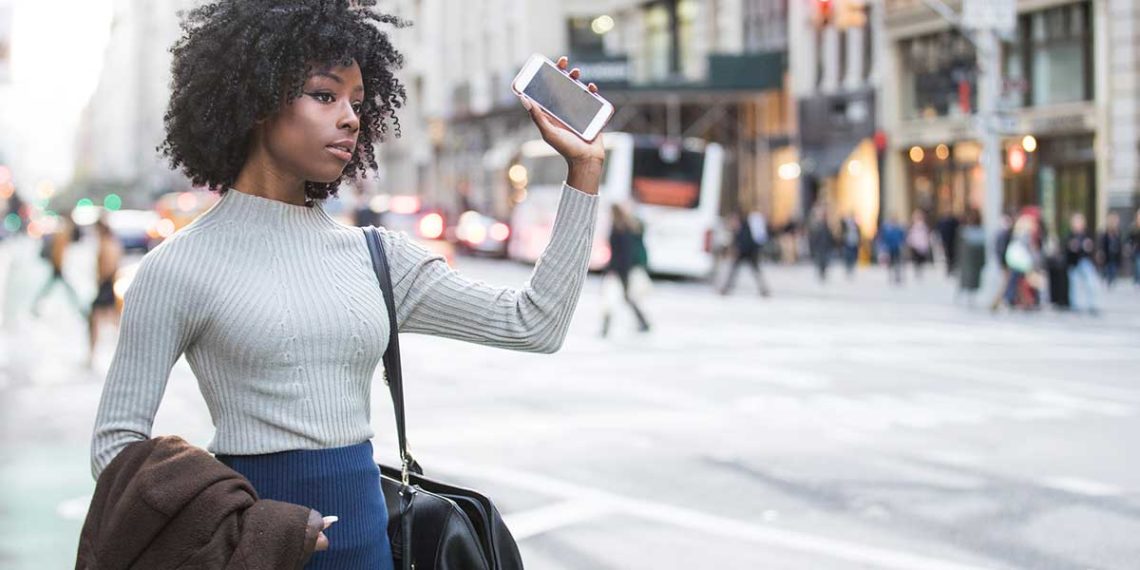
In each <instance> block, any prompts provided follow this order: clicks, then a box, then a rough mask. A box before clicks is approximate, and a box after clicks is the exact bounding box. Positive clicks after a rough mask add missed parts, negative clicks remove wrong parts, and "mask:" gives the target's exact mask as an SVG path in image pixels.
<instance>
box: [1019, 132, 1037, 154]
mask: <svg viewBox="0 0 1140 570" xmlns="http://www.w3.org/2000/svg"><path fill="white" fill-rule="evenodd" d="M1021 148H1023V149H1025V152H1033V151H1035V150H1037V139H1036V138H1034V136H1033V135H1025V138H1023V139H1021Z"/></svg>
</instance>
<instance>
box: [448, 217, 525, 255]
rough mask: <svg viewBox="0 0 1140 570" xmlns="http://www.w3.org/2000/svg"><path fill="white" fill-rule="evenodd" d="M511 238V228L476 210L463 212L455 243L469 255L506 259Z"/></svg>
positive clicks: (456, 227)
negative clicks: (508, 242) (508, 241)
mask: <svg viewBox="0 0 1140 570" xmlns="http://www.w3.org/2000/svg"><path fill="white" fill-rule="evenodd" d="M510 237H511V228H510V226H508V225H507V224H505V223H503V222H501V221H499V220H496V219H495V218H492V217H491V216H488V215H485V214H482V213H480V212H476V211H475V210H468V211H466V212H463V214H461V215H460V216H459V223H458V224H456V226H455V241H456V243H457V244H459V247H460V248H461V250H462V251H464V252H467V253H473V254H479V255H489V256H493V257H506V256H507V240H508V238H510Z"/></svg>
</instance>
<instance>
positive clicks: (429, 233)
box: [420, 213, 443, 239]
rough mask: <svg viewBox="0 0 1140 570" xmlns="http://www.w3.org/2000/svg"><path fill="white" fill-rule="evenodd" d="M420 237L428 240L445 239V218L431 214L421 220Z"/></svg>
mask: <svg viewBox="0 0 1140 570" xmlns="http://www.w3.org/2000/svg"><path fill="white" fill-rule="evenodd" d="M420 235H421V236H423V237H425V238H427V239H439V238H441V237H443V216H441V215H439V214H436V213H431V214H428V215H426V216H424V217H422V218H420Z"/></svg>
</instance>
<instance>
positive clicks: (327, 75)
mask: <svg viewBox="0 0 1140 570" xmlns="http://www.w3.org/2000/svg"><path fill="white" fill-rule="evenodd" d="M363 100H364V78H363V77H362V76H361V74H360V66H359V65H357V64H356V62H353V63H352V65H349V66H332V67H324V68H317V69H316V70H315V71H313V73H312V74H311V75H310V76H309V78H308V79H306V80H305V84H304V86H303V87H302V88H301V96H300V97H298V98H296V99H293V100H292V101H290V102H289V103H288V104H286V105H285V106H284V107H282V108H281V110H279V111H278V112H277V113H276V114H275V115H273V116H272V117H270V118H269V119H267V120H266V121H265V123H264V125H263V130H262V136H263V137H264V140H263V144H264V146H265V149H266V151H267V152H268V153H269V156H270V157H271V158H272V160H273V163H274V164H275V165H276V167H278V168H281V169H284V170H285V171H286V172H288V174H291V175H293V176H296V177H297V178H300V179H302V180H305V181H310V182H320V183H328V182H333V181H335V180H336V179H337V178H339V177H340V175H341V172H342V171H344V167H345V166H346V165H347V164H348V163H349V161H350V160H352V157H353V156H354V154H355V152H356V136H357V134H358V133H359V132H360V106H361V102H362V101H363Z"/></svg>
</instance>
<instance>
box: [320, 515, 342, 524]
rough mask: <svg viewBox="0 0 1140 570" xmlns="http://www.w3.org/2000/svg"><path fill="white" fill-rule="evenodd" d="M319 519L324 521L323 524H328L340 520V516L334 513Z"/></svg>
mask: <svg viewBox="0 0 1140 570" xmlns="http://www.w3.org/2000/svg"><path fill="white" fill-rule="evenodd" d="M321 520H323V521H325V526H328V525H330V524H332V523H334V522H336V521H339V520H340V517H338V516H336V515H332V516H327V517H325V518H323V519H321Z"/></svg>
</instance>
